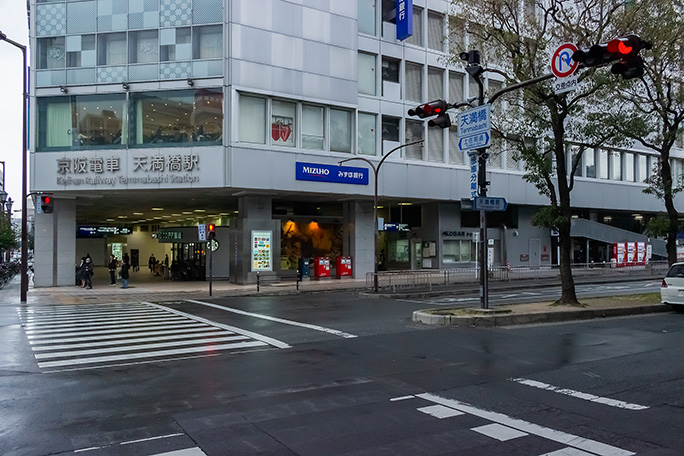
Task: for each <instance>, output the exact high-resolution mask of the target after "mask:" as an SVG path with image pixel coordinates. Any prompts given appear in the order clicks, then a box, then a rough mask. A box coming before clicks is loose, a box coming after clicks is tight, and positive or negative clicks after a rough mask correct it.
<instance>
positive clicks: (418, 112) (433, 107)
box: [408, 100, 449, 119]
mask: <svg viewBox="0 0 684 456" xmlns="http://www.w3.org/2000/svg"><path fill="white" fill-rule="evenodd" d="M447 109H449V103H447V102H446V101H444V100H435V101H431V102H429V103H424V104H422V105H418V106H417V107H416V108H415V109H409V110H408V115H409V116H418V117H420V118H421V119H424V118H426V117H432V116H438V115H440V114H444V113H446V111H447Z"/></svg>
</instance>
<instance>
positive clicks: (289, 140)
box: [271, 100, 296, 147]
mask: <svg viewBox="0 0 684 456" xmlns="http://www.w3.org/2000/svg"><path fill="white" fill-rule="evenodd" d="M295 109H296V105H295V104H294V103H289V102H286V101H278V100H273V102H272V103H271V144H273V145H274V146H288V147H294V145H295Z"/></svg>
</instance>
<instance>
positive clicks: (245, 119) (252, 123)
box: [238, 95, 266, 144]
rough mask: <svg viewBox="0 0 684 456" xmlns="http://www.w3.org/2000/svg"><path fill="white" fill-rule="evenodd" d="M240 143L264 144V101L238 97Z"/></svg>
mask: <svg viewBox="0 0 684 456" xmlns="http://www.w3.org/2000/svg"><path fill="white" fill-rule="evenodd" d="M238 121H239V122H240V126H239V131H240V139H239V140H240V141H241V142H249V143H257V144H265V143H266V100H265V99H264V98H257V97H248V96H245V95H240V117H239V118H238Z"/></svg>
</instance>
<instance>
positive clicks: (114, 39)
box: [97, 33, 128, 65]
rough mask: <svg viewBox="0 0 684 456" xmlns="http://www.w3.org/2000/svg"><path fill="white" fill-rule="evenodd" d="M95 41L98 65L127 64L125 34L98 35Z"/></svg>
mask: <svg viewBox="0 0 684 456" xmlns="http://www.w3.org/2000/svg"><path fill="white" fill-rule="evenodd" d="M97 40H98V41H97V42H98V49H97V53H98V58H97V63H98V65H125V64H126V63H127V61H128V60H127V58H126V34H125V33H108V34H104V35H99V36H98V38H97Z"/></svg>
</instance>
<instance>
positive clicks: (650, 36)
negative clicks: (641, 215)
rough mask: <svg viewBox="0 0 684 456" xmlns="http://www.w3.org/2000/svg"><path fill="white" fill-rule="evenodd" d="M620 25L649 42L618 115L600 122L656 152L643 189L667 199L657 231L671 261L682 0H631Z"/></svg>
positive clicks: (681, 102)
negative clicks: (656, 158) (662, 223)
mask: <svg viewBox="0 0 684 456" xmlns="http://www.w3.org/2000/svg"><path fill="white" fill-rule="evenodd" d="M618 26H619V28H620V31H622V32H623V34H627V33H635V34H637V35H639V36H641V38H642V39H644V40H646V41H649V42H650V43H651V44H652V46H653V47H652V49H651V50H650V51H649V50H644V51H642V55H644V60H645V68H644V75H643V77H642V78H641V79H639V80H636V81H637V83H634V84H629V83H626V84H623V85H622V86H621V87H620V89H621V90H620V92H619V93H620V94H621V99H622V102H623V104H622V106H621V109H620V111H621V112H620V115H615V113H610V112H609V113H607V115H606V117H605V120H604V122H610V123H611V124H612V126H613V127H614V128H617V129H619V130H620V131H621V133H622V134H623V135H625V136H627V137H629V138H632V139H633V140H634V141H636V142H637V143H639V144H641V145H643V146H644V147H647V148H649V149H651V150H653V151H655V152H657V153H658V154H659V158H660V159H659V161H658V163H657V164H656V166H655V167H654V169H653V173H652V174H651V176H649V177H648V178H647V179H646V181H645V182H646V183H647V184H648V188H646V189H645V190H644V192H645V193H648V194H652V195H654V196H656V197H657V198H658V199H660V200H661V201H662V202H663V204H664V205H665V210H666V213H667V220H668V229H667V230H666V232H665V233H662V231H661V233H662V234H664V235H665V236H666V237H667V258H668V262H669V263H670V264H672V263H674V262H675V261H677V231H678V230H679V213H678V211H677V209H676V207H675V196H676V195H677V194H678V193H679V192H681V191H682V176H676V175H673V172H672V167H671V166H670V158H671V156H672V150H673V148H674V147H675V145H676V144H677V139H678V138H681V134H682V124H683V122H684V90H682V82H683V78H684V59H683V58H682V55H683V49H682V43H684V6H683V5H682V3H681V2H673V1H671V0H648V1H643V0H633V1H631V2H629V7H628V8H625V9H624V10H623V15H622V16H621V17H620V21H619V24H618Z"/></svg>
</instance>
